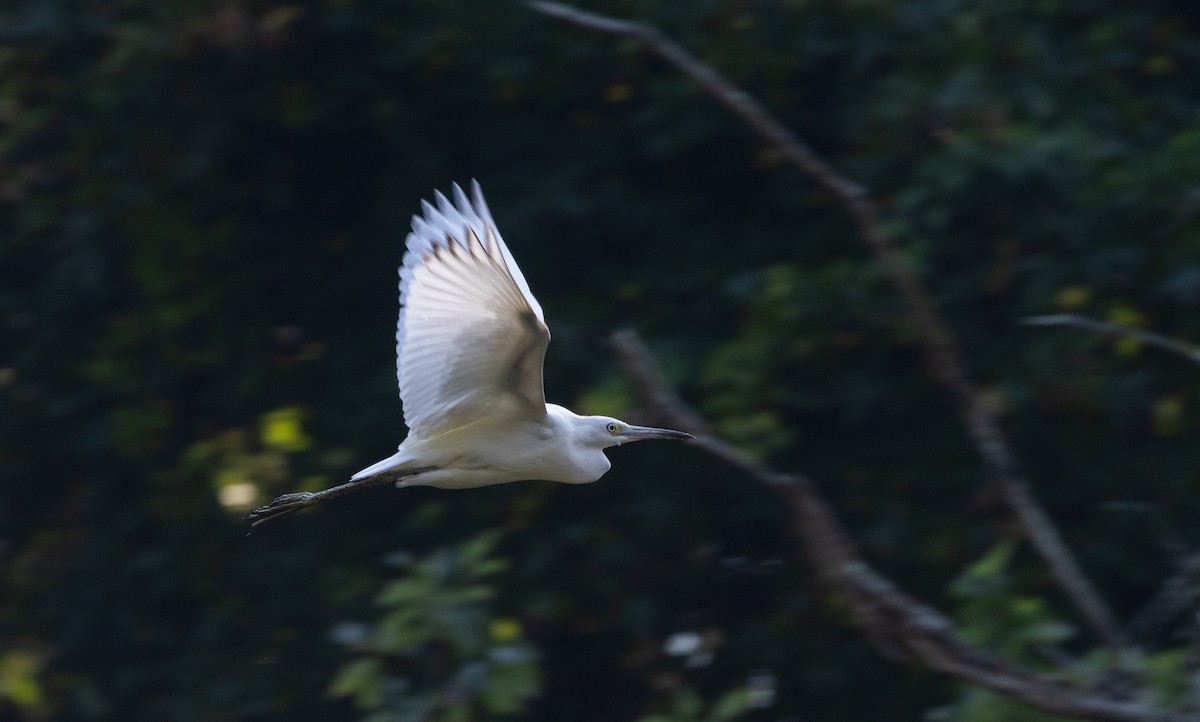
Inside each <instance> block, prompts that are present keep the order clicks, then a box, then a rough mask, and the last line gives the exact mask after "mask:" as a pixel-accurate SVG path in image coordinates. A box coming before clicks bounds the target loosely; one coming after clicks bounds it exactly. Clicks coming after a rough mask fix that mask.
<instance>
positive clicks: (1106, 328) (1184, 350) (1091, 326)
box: [1023, 313, 1200, 364]
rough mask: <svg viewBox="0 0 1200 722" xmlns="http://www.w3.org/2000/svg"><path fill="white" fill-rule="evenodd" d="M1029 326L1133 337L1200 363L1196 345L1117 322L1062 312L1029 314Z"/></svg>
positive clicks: (1148, 344)
mask: <svg viewBox="0 0 1200 722" xmlns="http://www.w3.org/2000/svg"><path fill="white" fill-rule="evenodd" d="M1023 322H1024V323H1025V324H1026V325H1028V326H1065V327H1067V328H1081V329H1084V330H1086V331H1097V332H1099V333H1106V334H1110V335H1113V336H1121V337H1124V338H1133V339H1137V340H1138V341H1141V342H1142V343H1144V344H1146V345H1147V346H1153V347H1154V348H1157V349H1161V350H1163V351H1168V352H1170V353H1173V354H1176V355H1178V356H1182V357H1184V358H1185V359H1187V360H1188V361H1191V362H1192V363H1194V364H1200V349H1197V348H1195V347H1194V346H1189V345H1188V344H1186V343H1181V342H1179V341H1176V340H1175V339H1173V338H1169V337H1167V336H1163V335H1162V334H1158V333H1154V332H1152V331H1143V330H1142V329H1140V328H1133V327H1131V326H1122V325H1120V324H1116V323H1107V322H1105V321H1096V320H1094V319H1090V318H1084V317H1083V316H1076V315H1074V314H1070V313H1060V314H1054V315H1050V316H1029V317H1027V318H1025V319H1024V321H1023Z"/></svg>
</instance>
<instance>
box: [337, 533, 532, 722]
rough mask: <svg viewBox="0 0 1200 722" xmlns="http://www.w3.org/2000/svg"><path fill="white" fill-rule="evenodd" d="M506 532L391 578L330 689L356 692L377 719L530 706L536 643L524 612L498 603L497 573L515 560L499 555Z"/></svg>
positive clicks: (473, 716) (444, 720)
mask: <svg viewBox="0 0 1200 722" xmlns="http://www.w3.org/2000/svg"><path fill="white" fill-rule="evenodd" d="M499 541H500V534H499V533H498V532H485V533H482V534H479V535H477V536H476V537H474V538H473V539H470V540H468V541H466V542H463V543H462V544H460V545H458V546H456V547H453V548H442V549H439V550H437V551H435V552H434V553H433V554H432V555H430V556H429V557H428V558H426V559H423V560H406V561H405V562H404V563H403V564H402V565H401V566H402V568H403V570H404V576H403V577H402V578H400V579H396V580H394V581H391V582H388V583H387V584H386V585H384V587H383V589H382V591H380V593H379V595H378V597H377V598H376V603H377V604H378V605H379V606H380V607H381V608H383V609H384V610H385V613H384V615H383V616H382V617H380V618H379V620H378V621H376V622H375V623H374V624H373V625H371V626H370V627H369V628H367V629H355V630H354V632H353V637H354V639H353V640H352V641H351V642H350V644H349V646H350V648H351V649H352V650H353V651H354V653H355V655H356V656H355V659H353V660H352V661H350V662H348V663H347V664H345V665H344V666H343V667H342V669H341V671H340V672H338V674H337V676H335V677H334V680H333V683H332V684H331V686H330V690H329V691H330V693H331V694H334V695H337V696H345V697H351V698H353V700H354V703H355V706H356V707H358V708H359V709H360V710H362V711H363V712H367V713H369V714H367V715H366V716H365V717H363V719H365V720H371V721H372V722H385V721H387V722H409V721H412V722H416V721H417V720H431V721H436V722H468V721H469V720H482V719H487V720H491V719H502V718H505V717H507V716H510V715H516V714H520V713H522V712H523V711H524V710H525V708H526V704H527V702H528V700H529V699H530V698H531V697H533V696H534V695H535V694H537V692H538V689H539V680H540V671H539V668H538V657H537V651H536V649H535V648H534V647H533V646H531V645H530V644H529V643H528V642H527V641H526V640H524V639H523V638H522V634H521V625H520V623H518V622H517V621H516V620H513V619H508V618H502V617H497V616H496V615H495V613H494V611H493V608H492V607H493V599H494V598H495V596H496V589H495V587H494V586H492V584H491V583H490V579H491V578H492V577H493V576H494V575H496V574H497V573H499V572H501V571H503V570H504V569H505V568H507V566H508V565H507V563H506V562H505V561H504V560H503V559H501V558H499V557H496V556H494V550H495V547H496V544H497V543H498V542H499Z"/></svg>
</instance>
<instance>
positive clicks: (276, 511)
mask: <svg viewBox="0 0 1200 722" xmlns="http://www.w3.org/2000/svg"><path fill="white" fill-rule="evenodd" d="M318 501H320V497H319V495H317V494H314V493H312V492H308V491H300V492H297V493H295V494H284V495H283V496H281V497H279V498H278V499H276V500H275V501H273V502H271V503H270V504H267V505H266V506H260V507H258V508H256V509H252V510H251V511H250V513H249V514H248V515H247V516H246V521H248V522H250V531H254V528H255V527H256V526H258V525H259V524H262V523H263V522H265V521H270V520H271V519H276V518H278V517H281V516H284V515H286V514H291V513H292V512H297V511H300V510H301V509H303V508H304V507H306V506H312V505H313V504H316V503H317V502H318Z"/></svg>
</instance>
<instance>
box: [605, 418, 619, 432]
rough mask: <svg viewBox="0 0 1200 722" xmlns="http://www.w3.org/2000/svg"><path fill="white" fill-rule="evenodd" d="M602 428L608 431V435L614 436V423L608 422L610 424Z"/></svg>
mask: <svg viewBox="0 0 1200 722" xmlns="http://www.w3.org/2000/svg"><path fill="white" fill-rule="evenodd" d="M604 428H606V429H608V433H610V434H615V433H617V428H618V427H617V425H616V423H614V422H612V421H610V422H608V426H605V427H604Z"/></svg>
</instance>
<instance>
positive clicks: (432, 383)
mask: <svg viewBox="0 0 1200 722" xmlns="http://www.w3.org/2000/svg"><path fill="white" fill-rule="evenodd" d="M451 195H452V197H453V202H452V201H451V200H450V199H449V198H447V197H446V196H445V195H443V194H441V193H436V194H435V196H434V199H435V201H436V206H435V205H433V204H431V203H428V202H426V201H422V203H421V215H417V216H414V217H413V221H412V233H410V234H409V235H408V238H407V240H406V242H405V245H406V247H407V250H406V252H405V254H404V263H403V265H402V266H401V267H400V320H399V323H398V325H397V329H396V356H397V364H396V375H397V380H398V381H399V384H400V398H401V400H402V401H403V403H404V421H405V423H406V424H407V425H408V429H409V434H408V437H407V438H405V439H404V441H403V443H401V444H400V448H399V450H398V451H397V452H396V453H395V454H394V455H392V456H390V457H388V458H386V459H384V460H382V461H379V462H377V463H375V464H372V465H371V466H368V467H367V468H365V469H363V470H362V471H360V472H358V473H357V474H355V475H354V476H352V477H351V480H350V482H349V483H347V484H343V485H341V486H338V487H334V488H332V489H326V490H325V491H321V492H315V493H299V494H285V495H284V496H281V497H279V498H278V499H276V500H275V501H274V502H272V503H271V504H269V505H267V506H264V507H260V508H258V509H255V510H254V511H253V512H252V513H251V514H250V519H251V521H253V522H254V524H255V525H257V524H258V523H260V522H262V521H266V520H267V519H270V518H273V517H276V516H280V515H282V514H286V513H289V512H292V511H296V510H298V509H301V508H303V507H305V506H310V505H312V504H315V503H317V502H319V501H323V500H324V499H327V498H331V497H334V496H339V495H341V494H343V493H346V492H349V491H353V490H356V489H361V488H366V487H368V486H376V485H378V484H381V483H387V482H391V481H395V482H396V484H397V486H408V485H423V486H437V487H442V488H455V489H461V488H471V487H478V486H487V485H491V484H501V483H505V482H510V481H519V480H523V479H545V480H548V481H560V482H565V483H570V484H580V483H587V482H591V481H595V480H596V479H599V478H600V477H601V476H602V475H603V474H604V472H606V471H607V470H608V469H609V461H608V458H607V457H606V456H605V455H604V449H606V448H608V447H610V446H617V445H620V444H623V443H626V442H629V441H638V440H641V439H687V438H691V435H690V434H687V433H684V432H682V431H672V430H670V429H655V428H651V427H645V426H632V425H630V424H626V423H625V422H623V421H619V420H617V419H613V418H609V417H607V416H579V415H577V414H575V413H573V412H571V411H569V410H568V409H565V408H563V407H561V406H557V405H555V404H547V403H546V399H545V393H544V391H543V387H542V360H543V358H544V356H545V353H546V347H547V345H548V344H549V343H550V331H549V329H548V328H547V327H546V322H545V318H544V316H543V314H542V307H541V306H540V305H539V304H538V302H537V299H536V298H534V296H533V293H532V292H531V291H530V290H529V284H528V283H526V281H525V277H524V275H522V273H521V269H520V268H519V267H517V263H516V261H515V260H514V259H513V257H512V253H510V252H509V250H508V247H507V246H506V245H505V243H504V240H503V239H502V238H501V237H500V232H499V230H497V228H496V224H495V221H493V220H492V214H491V212H490V211H489V210H488V207H487V203H486V202H485V201H484V199H483V193H482V191H481V190H480V188H479V184H478V183H475V182H472V184H471V198H470V199H468V198H467V195H466V194H465V193H463V191H462V189H461V188H460V187H459V186H458V185H454V186H453V189H452V191H451Z"/></svg>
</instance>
